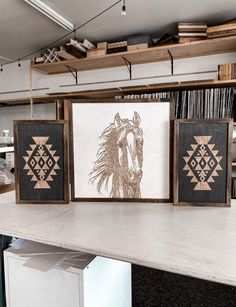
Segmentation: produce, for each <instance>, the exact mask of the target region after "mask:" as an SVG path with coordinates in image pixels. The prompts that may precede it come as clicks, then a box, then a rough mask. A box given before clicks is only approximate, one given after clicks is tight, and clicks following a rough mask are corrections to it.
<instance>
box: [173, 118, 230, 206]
mask: <svg viewBox="0 0 236 307" xmlns="http://www.w3.org/2000/svg"><path fill="white" fill-rule="evenodd" d="M231 136H232V123H231V122H230V121H227V120H198V121H197V120H176V121H175V174H174V202H175V204H176V205H177V204H182V205H184V204H194V205H215V206H217V205H218V206H229V205H230V195H231V192H230V188H231V184H230V181H231V179H230V177H231V171H230V170H231V143H232V139H231Z"/></svg>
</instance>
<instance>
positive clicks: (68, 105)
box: [64, 98, 175, 203]
mask: <svg viewBox="0 0 236 307" xmlns="http://www.w3.org/2000/svg"><path fill="white" fill-rule="evenodd" d="M121 102H124V103H145V104H148V103H150V102H156V103H162V102H169V103H170V140H169V141H170V145H169V146H170V147H169V148H170V153H169V155H170V157H169V169H170V174H169V191H170V197H169V198H168V199H154V198H89V197H86V198H84V197H83V198H81V197H75V186H74V146H73V141H74V137H73V120H72V104H74V103H117V104H119V103H121ZM64 104H65V107H64V109H65V114H66V117H65V118H66V119H68V118H69V127H70V128H69V129H70V183H71V201H85V202H91V201H96V202H140V203H141V202H146V203H147V202H153V203H171V202H173V151H172V148H173V122H174V118H175V103H174V99H173V98H170V99H132V100H128V99H125V100H122V99H119V100H116V99H96V100H95V99H72V100H65V101H64Z"/></svg>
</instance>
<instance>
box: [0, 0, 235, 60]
mask: <svg viewBox="0 0 236 307" xmlns="http://www.w3.org/2000/svg"><path fill="white" fill-rule="evenodd" d="M44 2H45V3H46V4H48V5H49V6H51V7H52V8H54V9H55V10H56V11H58V12H59V13H61V14H62V15H63V16H64V17H66V18H67V19H68V20H70V21H71V22H72V23H73V24H74V25H75V26H76V27H77V26H79V25H81V24H82V23H84V22H85V21H87V20H88V19H90V18H91V17H93V16H94V15H96V14H97V13H99V12H101V11H102V10H104V9H106V8H107V7H108V6H110V5H112V4H113V3H115V2H116V1H115V0H103V1H101V0H84V1H83V0H44ZM121 6H122V3H119V4H118V5H116V6H115V7H113V8H112V9H111V10H110V11H108V12H106V13H105V14H104V15H102V16H100V17H99V18H98V19H96V20H95V21H93V22H92V23H91V24H89V25H87V26H85V27H84V28H83V29H81V30H80V31H79V32H78V37H79V38H81V39H83V38H85V37H86V38H88V39H89V40H91V41H94V42H97V41H104V40H112V39H120V38H125V37H127V36H128V35H131V34H141V33H152V34H154V36H155V37H158V36H160V35H161V34H163V33H166V32H169V33H170V32H171V33H173V34H175V33H176V32H177V23H178V22H180V21H188V22H189V21H191V22H207V23H208V25H213V24H218V23H221V22H224V21H227V20H229V19H233V18H235V17H236V16H235V13H236V1H235V0H199V1H196V0H142V1H141V0H126V6H127V15H126V17H122V16H121V15H120V11H121ZM0 29H1V30H0V42H1V44H0V56H3V57H7V58H10V59H17V58H20V57H23V56H24V55H26V54H28V53H30V52H32V51H34V50H37V49H40V48H42V47H43V46H45V45H47V44H48V43H50V42H51V41H53V40H55V39H57V38H58V37H60V36H62V35H64V34H66V33H68V32H67V31H66V30H64V29H63V28H61V27H60V26H58V25H57V24H55V23H54V22H52V21H51V20H50V19H48V18H47V17H45V16H43V15H42V14H41V13H39V12H38V11H36V10H35V9H33V8H32V7H31V6H29V5H28V4H27V3H25V2H24V0H0ZM0 63H4V61H2V60H0Z"/></svg>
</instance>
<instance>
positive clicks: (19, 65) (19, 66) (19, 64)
mask: <svg viewBox="0 0 236 307" xmlns="http://www.w3.org/2000/svg"><path fill="white" fill-rule="evenodd" d="M18 68H21V63H20V59H18Z"/></svg>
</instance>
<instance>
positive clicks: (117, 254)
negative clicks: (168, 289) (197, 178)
mask: <svg viewBox="0 0 236 307" xmlns="http://www.w3.org/2000/svg"><path fill="white" fill-rule="evenodd" d="M0 233H1V234H5V235H10V236H16V237H18V238H24V239H29V240H33V241H38V242H42V243H46V244H52V245H56V246H62V247H65V248H70V249H74V250H80V251H85V252H88V253H91V254H95V255H101V256H106V257H110V258H114V259H120V260H124V261H127V262H132V263H136V264H140V265H144V266H148V267H152V268H157V269H161V270H165V271H169V272H174V273H179V274H183V275H188V276H193V277H198V278H202V279H206V280H211V281H216V282H221V283H225V284H229V285H234V286H236V202H235V201H233V204H232V208H202V207H198V208H197V207H196V208H194V207H181V208H179V207H173V206H172V205H169V204H150V203H148V204H147V203H142V204H141V203H138V204H137V203H95V202H90V203H71V204H70V205H15V204H14V192H10V193H7V194H3V195H0Z"/></svg>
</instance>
